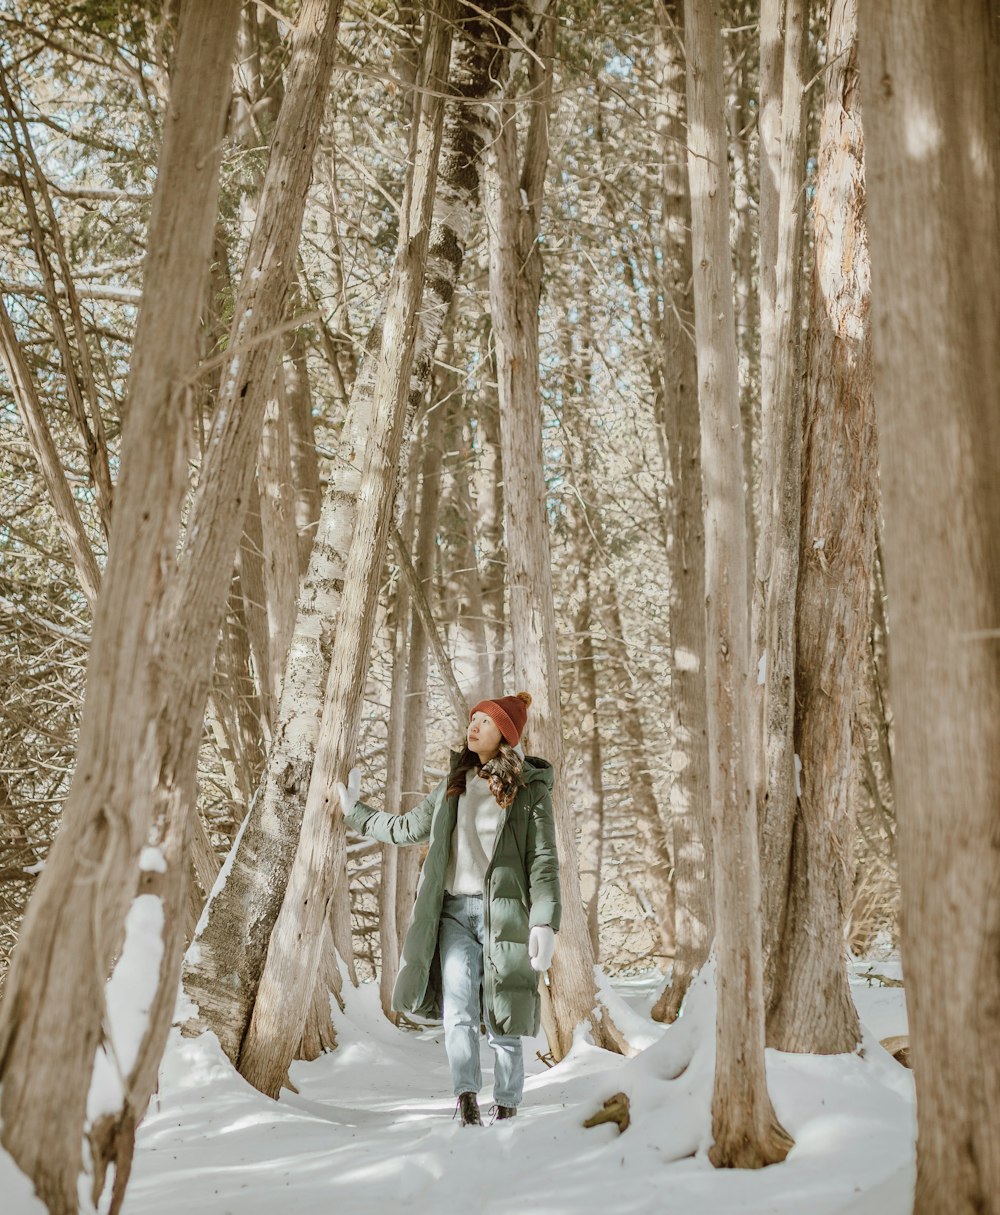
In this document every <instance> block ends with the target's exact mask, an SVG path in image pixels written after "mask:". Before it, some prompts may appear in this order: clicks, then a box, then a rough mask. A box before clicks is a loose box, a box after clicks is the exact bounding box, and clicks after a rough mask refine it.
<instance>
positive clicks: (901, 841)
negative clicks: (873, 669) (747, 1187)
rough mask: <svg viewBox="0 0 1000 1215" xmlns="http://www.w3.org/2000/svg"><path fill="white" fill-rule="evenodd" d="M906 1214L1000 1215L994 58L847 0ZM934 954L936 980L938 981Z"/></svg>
mask: <svg viewBox="0 0 1000 1215" xmlns="http://www.w3.org/2000/svg"><path fill="white" fill-rule="evenodd" d="M859 20H860V33H859V39H858V42H859V46H860V47H861V78H862V84H863V90H864V104H865V152H866V186H867V215H868V230H869V238H870V244H871V262H872V300H873V320H874V326H875V328H874V334H873V343H874V351H875V400H876V402H877V408H878V427H879V436H880V440H881V447H880V455H881V485H882V491H883V501H884V511H885V532H884V541H883V551H884V555H885V576H886V584H887V587H888V603H889V664H890V671H891V681H890V682H891V688H892V704H893V711H894V714H895V740H896V749H895V753H894V771H895V778H896V796H897V808H898V809H897V815H898V828H897V831H898V834H897V844H898V850H899V874H900V884H901V891H902V955H903V970H904V973H905V975H906V1005H907V1013H908V1016H909V1027H910V1045H911V1057H912V1061H913V1074H914V1080H915V1082H916V1090H917V1106H918V1111H919V1118H918V1125H917V1182H916V1198H915V1205H914V1211H915V1213H916V1215H930V1213H931V1212H934V1213H935V1215H941V1213H947V1215H972V1213H973V1212H978V1213H979V1215H995V1213H996V1212H998V1211H1000V1139H998V1137H997V1134H996V1127H997V1125H998V1124H1000V967H998V965H997V957H998V950H1000V850H998V837H997V821H998V820H997V807H998V805H1000V636H998V623H1000V621H998V605H1000V480H998V478H997V469H998V468H1000V410H998V408H997V401H998V400H1000V342H998V341H997V334H998V333H1000V219H998V211H997V196H998V190H1000V131H998V124H997V114H998V112H1000V45H998V31H997V13H996V5H995V4H983V3H981V2H980V0H955V2H954V3H951V4H947V5H942V4H936V3H931V2H930V0H915V2H913V3H906V4H903V3H900V2H899V0H883V2H882V3H878V4H876V3H872V2H871V0H866V2H865V3H863V4H861V5H860V6H859ZM943 958H947V966H948V973H947V976H946V977H943V976H942V975H941V973H940V967H941V962H942V959H943Z"/></svg>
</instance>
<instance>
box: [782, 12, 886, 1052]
mask: <svg viewBox="0 0 1000 1215" xmlns="http://www.w3.org/2000/svg"><path fill="white" fill-rule="evenodd" d="M826 48H827V57H828V62H827V68H826V101H825V104H824V107H823V118H822V125H821V129H820V147H819V172H818V174H817V180H816V196H815V200H814V203H813V226H814V244H813V248H814V257H815V263H814V266H813V276H812V301H811V304H810V317H809V336H808V367H809V371H808V379H807V392H806V426H805V432H806V433H805V440H804V452H803V467H802V473H803V483H802V538H801V543H800V550H799V583H798V597H797V603H796V638H795V688H796V718H795V751H796V753H797V754H798V756H799V757H800V759H801V761H802V775H801V789H800V795H799V798H798V808H797V810H796V813H795V825H794V829H793V833H792V839H791V858H790V864H789V880H788V888H787V904H786V911H785V915H784V930H783V932H782V935H781V939H780V941H779V942H778V945H777V948H778V955H777V959H776V963H775V967H774V973H775V975H776V982H775V983H774V984H773V985H772V987H771V991H770V1000H769V1006H768V1017H767V1041H768V1044H769V1045H770V1046H774V1047H776V1048H777V1049H778V1050H784V1051H806V1052H809V1053H812V1054H834V1053H836V1052H838V1051H851V1050H854V1049H855V1047H856V1046H857V1044H858V1040H859V1038H860V1026H859V1024H858V1015H857V1012H856V1010H855V1008H854V1001H853V1000H852V999H851V993H850V989H849V987H848V982H847V965H846V962H847V956H846V948H845V945H844V931H845V929H846V926H847V920H848V917H849V915H850V910H851V897H852V894H853V887H854V812H853V805H852V803H853V799H854V774H855V758H856V747H855V745H854V739H855V737H856V733H857V731H856V716H857V691H858V688H859V683H860V681H859V677H858V676H859V672H861V671H863V670H864V669H865V668H866V666H867V650H868V635H869V629H870V613H869V608H868V605H869V589H870V584H871V574H872V561H873V557H874V546H875V520H876V516H877V512H878V448H877V442H876V432H875V402H874V400H873V397H872V368H871V336H870V335H871V329H870V325H869V322H868V310H869V303H870V298H869V297H870V289H869V286H870V284H869V280H870V273H869V263H868V241H867V236H866V233H865V226H864V214H863V208H864V167H863V158H862V157H863V152H862V134H861V115H860V105H859V97H858V77H857V0H832V2H831V4H830V8H829V12H828V17H827V38H826Z"/></svg>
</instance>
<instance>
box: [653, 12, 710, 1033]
mask: <svg viewBox="0 0 1000 1215" xmlns="http://www.w3.org/2000/svg"><path fill="white" fill-rule="evenodd" d="M682 9H683V5H682V4H679V3H678V4H673V5H670V6H669V12H668V11H667V10H668V6H666V5H658V7H657V16H658V18H659V20H658V35H659V36H658V40H657V47H656V49H657V58H658V66H659V73H660V102H659V108H658V113H657V122H658V128H659V134H660V156H661V191H662V196H663V203H662V207H663V216H664V220H663V230H662V234H661V247H662V250H663V274H664V279H665V282H664V294H665V296H666V297H667V298H669V299H670V300H671V301H672V307H671V308H665V309H664V315H663V333H662V343H663V349H662V352H661V354H660V360H661V363H662V382H663V386H664V396H663V406H662V412H663V417H662V420H661V425H662V428H663V431H664V434H665V435H666V440H667V459H668V462H669V463H668V467H669V473H670V483H671V497H670V531H671V537H670V543H669V546H668V549H667V562H668V568H669V573H670V587H669V595H670V649H671V666H670V709H671V718H672V722H671V725H672V731H671V733H672V736H673V750H672V754H671V762H670V768H671V778H672V779H671V784H670V826H671V830H672V836H673V840H672V842H673V864H674V906H675V909H674V919H673V946H674V959H673V966H672V968H671V973H670V986H669V987H667V989H666V990H665V991H664V993H663V995H662V996H661V997H660V999H659V1000H658V1001H657V1003H656V1005H655V1006H654V1008H653V1010H652V1015H653V1017H654V1018H655V1019H656V1020H658V1021H666V1022H671V1021H673V1020H675V1019H676V1017H677V1015H678V1013H679V1012H680V1009H681V1004H682V1003H683V1001H684V996H685V994H686V993H687V989H688V987H689V985H690V983H691V980H692V979H693V978H694V976H695V974H696V973H697V972H698V970H699V969H700V968H701V966H702V965H703V964H704V962H705V961H706V959H707V958H708V954H709V950H710V948H711V945H712V931H713V917H712V851H711V828H710V825H709V821H708V734H707V724H706V718H705V714H706V706H705V606H704V605H705V531H704V520H703V519H702V509H701V493H702V490H701V433H700V429H699V420H698V371H697V367H696V364H695V348H694V343H693V342H692V340H691V337H690V331H691V329H692V328H693V324H694V306H693V300H692V298H691V291H692V285H691V284H692V269H691V195H690V188H689V184H688V174H687V163H686V153H685V144H686V132H685V129H684V91H685V86H684V71H685V69H684V58H683V52H682V47H681V44H680V40H679V39H680V35H682V32H683V22H682V20H681V19H682V16H683V13H682V11H681V10H682ZM677 24H680V25H681V31H680V33H679V32H678V31H677V30H676V28H675V27H676V25H677Z"/></svg>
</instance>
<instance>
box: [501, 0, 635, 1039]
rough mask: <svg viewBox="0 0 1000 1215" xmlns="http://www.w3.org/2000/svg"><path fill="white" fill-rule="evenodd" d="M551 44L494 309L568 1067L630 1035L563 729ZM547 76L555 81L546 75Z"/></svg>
mask: <svg viewBox="0 0 1000 1215" xmlns="http://www.w3.org/2000/svg"><path fill="white" fill-rule="evenodd" d="M544 20H545V21H546V26H545V28H544V32H543V35H542V37H541V38H540V40H539V43H540V46H539V50H540V54H539V58H540V59H541V60H542V64H543V65H544V66H543V67H539V64H538V62H537V60H533V61H532V71H531V80H532V85H533V87H534V98H533V100H534V106H533V109H532V115H531V123H530V127H529V132H528V138H527V141H526V146H525V154H524V161H523V166H522V169H521V172H520V173H519V172H518V167H517V160H518V157H517V128H516V122H515V114H514V106H513V104H512V102H511V101H509V100H506V99H505V100H503V101H502V102H500V104H499V105H498V106H497V108H496V118H497V125H496V134H495V138H494V143H493V156H492V157H491V160H490V167H489V176H488V179H487V181H488V202H487V214H488V222H489V238H490V304H491V308H492V314H493V333H494V340H495V344H496V353H497V381H498V384H499V400H500V441H501V458H502V460H503V468H504V508H505V520H506V533H507V581H508V586H509V588H510V629H511V640H512V642H513V649H514V677H515V683H516V685H517V686H518V687H519V688H524V689H525V690H527V691H529V692H530V693H531V695H532V698H533V699H532V703H531V712H530V716H529V724H528V731H529V740H530V746H531V747H532V748H534V749H535V750H536V751H539V752H544V753H545V757H546V758H547V759H548V760H549V762H550V763H551V764H552V766H553V768H554V769H555V786H554V788H553V794H552V804H553V810H554V813H555V820H556V831H557V839H558V847H559V863H560V870H561V879H560V884H561V888H562V905H563V918H562V926H561V928H560V931H559V948H558V950H557V952H556V956H555V960H554V962H553V965H552V970H551V972H550V975H551V985H550V987H548V988H546V989H545V991H544V992H543V1000H545V999H548V1000H550V1001H551V1004H550V1007H549V1009H548V1012H549V1013H550V1014H551V1016H546V1017H544V1018H543V1021H544V1023H545V1028H546V1033H547V1035H548V1039H549V1050H550V1052H551V1054H552V1056H553V1057H554V1058H555V1059H556V1060H559V1059H561V1058H563V1056H564V1055H565V1054H566V1052H567V1051H568V1050H569V1048H570V1046H571V1045H572V1041H573V1033H574V1030H575V1029H576V1027H577V1026H578V1025H579V1024H580V1023H581V1022H588V1023H589V1024H590V1026H591V1028H592V1032H593V1040H594V1043H595V1044H596V1045H599V1046H607V1047H608V1048H609V1049H612V1050H618V1049H620V1046H621V1039H620V1038H619V1037H618V1036H617V1031H616V1029H615V1027H614V1025H613V1023H612V1022H611V1019H610V1017H609V1016H608V1015H607V1013H606V1012H605V1013H604V1015H603V1016H600V1015H595V1012H594V1010H595V1007H596V1006H597V1003H598V1000H597V993H596V988H595V984H594V956H593V951H592V949H591V944H590V937H589V935H588V933H587V922H586V918H585V915H584V910H583V902H582V899H581V897H580V875H579V866H578V862H577V855H576V833H575V825H574V822H573V819H572V817H571V814H570V807H569V803H568V799H567V797H566V791H565V786H564V784H563V780H562V767H563V731H562V716H561V709H560V704H559V670H558V663H557V655H556V629H555V607H554V603H553V598H552V566H551V557H550V546H549V531H548V517H547V514H546V510H545V501H546V486H545V478H544V470H543V463H542V461H543V453H542V420H541V394H540V391H539V384H538V303H539V297H540V295H541V283H542V264H541V254H540V252H539V249H538V244H537V239H538V231H539V221H540V217H541V208H542V192H543V187H544V181H545V170H546V166H547V164H548V122H549V106H550V99H551V89H552V83H551V72H552V63H551V60H552V54H553V45H554V33H555V28H554V27H555V23H554V18H552V17H548V18H545V19H544ZM543 73H544V74H543Z"/></svg>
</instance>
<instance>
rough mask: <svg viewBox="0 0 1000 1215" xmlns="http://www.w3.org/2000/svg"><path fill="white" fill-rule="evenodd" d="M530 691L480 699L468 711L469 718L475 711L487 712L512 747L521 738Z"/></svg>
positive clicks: (526, 715) (529, 701)
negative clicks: (492, 698) (495, 698)
mask: <svg viewBox="0 0 1000 1215" xmlns="http://www.w3.org/2000/svg"><path fill="white" fill-rule="evenodd" d="M530 704H531V693H530V692H518V694H517V695H516V696H501V697H500V698H499V699H498V700H481V701H480V702H479V704H477V705H475V706H474V707H473V708H472V710H471V711H470V713H469V720H470V721H471V720H472V718H473V717H474V716H475V714H476V713H488V714H489V715H490V717H492V718H493V721H494V723H495V724H496V727H497V729H498V730H499V731H500V733H501V734H502V735H503V736H504V738H505V739H506V740H507V741H508V742H509V743H510V745H511V746H512V747H513V746H515V745H516V744H517V743H518V742H520V739H521V731H522V730H523V729H524V723H525V722H526V721H527V720H528V705H530Z"/></svg>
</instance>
